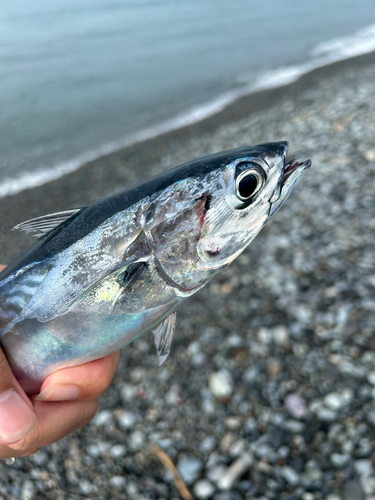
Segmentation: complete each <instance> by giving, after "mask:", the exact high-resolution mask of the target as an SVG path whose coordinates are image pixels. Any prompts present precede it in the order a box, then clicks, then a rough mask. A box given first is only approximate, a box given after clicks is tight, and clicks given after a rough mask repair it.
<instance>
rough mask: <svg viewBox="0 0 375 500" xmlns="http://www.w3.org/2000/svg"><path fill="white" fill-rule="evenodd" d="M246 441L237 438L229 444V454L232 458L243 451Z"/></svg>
mask: <svg viewBox="0 0 375 500" xmlns="http://www.w3.org/2000/svg"><path fill="white" fill-rule="evenodd" d="M245 446H246V441H245V440H244V439H237V441H235V442H234V443H232V444H231V445H230V448H229V456H230V457H232V458H235V457H239V456H240V455H241V454H242V453H243V452H244V451H245Z"/></svg>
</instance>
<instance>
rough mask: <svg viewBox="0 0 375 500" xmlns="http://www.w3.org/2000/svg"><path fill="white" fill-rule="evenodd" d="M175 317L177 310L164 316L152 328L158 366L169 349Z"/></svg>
mask: <svg viewBox="0 0 375 500" xmlns="http://www.w3.org/2000/svg"><path fill="white" fill-rule="evenodd" d="M176 318H177V311H176V312H174V313H172V314H170V315H169V316H168V317H167V318H165V319H164V320H163V321H162V322H161V323H160V325H159V326H157V327H156V329H155V330H154V337H155V346H156V352H157V354H158V358H159V359H158V361H159V366H160V365H162V364H163V363H164V361H165V360H166V359H167V357H168V355H169V353H170V351H171V345H172V339H173V334H174V332H175V330H176Z"/></svg>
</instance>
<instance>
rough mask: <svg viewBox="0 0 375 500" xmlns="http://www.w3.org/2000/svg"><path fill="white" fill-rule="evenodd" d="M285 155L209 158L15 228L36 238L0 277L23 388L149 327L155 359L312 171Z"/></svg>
mask: <svg viewBox="0 0 375 500" xmlns="http://www.w3.org/2000/svg"><path fill="white" fill-rule="evenodd" d="M287 150H288V143H287V142H279V143H268V144H261V145H258V146H252V147H243V148H238V149H233V150H230V151H224V152H222V153H217V154H213V155H210V156H206V157H204V158H200V159H198V160H194V161H192V162H189V163H186V164H184V165H181V166H179V167H176V168H175V169H172V170H169V171H167V172H165V173H163V174H161V175H159V176H157V177H154V178H153V179H150V180H148V181H146V182H144V183H142V184H139V185H137V186H134V187H132V188H130V189H127V190H125V191H122V192H120V193H117V194H115V195H113V196H111V197H109V198H106V199H104V200H102V201H99V202H98V203H96V204H94V205H91V206H89V207H84V208H82V209H75V210H70V211H67V212H63V213H59V214H52V215H48V216H45V217H40V218H37V219H33V220H32V221H27V222H25V223H23V224H20V225H18V226H16V228H17V229H21V230H25V231H33V232H37V233H38V235H39V236H40V238H39V239H38V241H37V242H36V243H35V244H34V245H33V246H32V247H31V248H30V249H29V250H28V251H27V252H25V253H24V254H23V255H21V256H20V257H19V258H18V259H16V260H15V261H14V262H13V263H11V264H10V265H9V266H8V267H7V268H5V270H3V271H2V272H1V273H0V343H1V346H2V347H3V349H4V350H5V352H6V355H7V357H8V359H9V362H10V364H11V366H12V369H13V371H14V373H15V374H16V376H17V378H18V379H19V381H20V383H21V385H22V386H23V387H24V388H25V390H26V391H27V392H28V393H34V392H36V391H37V390H38V389H39V387H40V385H41V383H42V381H43V379H44V378H45V377H46V376H47V375H48V374H49V373H51V372H52V371H54V370H56V369H58V368H62V367H66V366H71V365H76V364H81V363H84V362H87V361H90V360H93V359H96V358H99V357H102V356H105V355H107V354H110V353H111V352H114V351H116V350H118V349H120V348H121V347H123V346H125V345H127V344H128V343H130V342H131V341H133V340H134V339H135V338H137V337H139V336H140V335H142V334H144V333H145V332H147V331H149V330H153V331H154V335H155V343H156V347H157V352H158V355H159V360H160V362H162V361H163V360H164V359H165V358H166V357H167V355H168V353H169V350H170V345H171V340H172V335H173V331H174V327H175V322H176V311H177V309H178V308H179V306H180V305H181V303H182V302H183V301H184V300H185V299H186V298H187V297H189V296H190V295H192V294H194V293H195V292H197V291H198V290H199V289H200V288H202V287H203V286H204V285H205V284H206V283H207V282H208V281H209V280H210V279H211V278H212V277H213V276H214V275H215V274H216V273H218V272H219V271H220V270H221V269H223V268H225V267H226V266H227V265H228V264H230V263H231V262H232V261H233V260H234V259H235V258H236V257H237V256H238V255H239V254H240V253H241V252H242V251H243V250H244V249H245V248H246V246H247V245H248V244H249V243H250V242H251V240H252V239H253V238H254V237H255V236H256V235H257V234H258V233H259V231H260V230H261V229H262V227H263V226H264V225H265V224H266V222H267V221H268V220H269V219H270V218H271V217H272V216H273V215H274V213H276V211H277V210H278V209H279V208H280V206H281V204H282V203H283V202H284V201H285V199H286V198H287V197H288V196H289V194H290V193H291V191H292V189H293V188H294V187H295V185H296V184H297V183H298V182H299V181H300V179H301V178H302V176H303V175H304V173H305V171H306V170H307V169H308V168H309V166H310V161H309V160H307V161H305V162H297V161H295V160H293V161H292V162H290V163H288V164H286V162H285V158H286V154H287Z"/></svg>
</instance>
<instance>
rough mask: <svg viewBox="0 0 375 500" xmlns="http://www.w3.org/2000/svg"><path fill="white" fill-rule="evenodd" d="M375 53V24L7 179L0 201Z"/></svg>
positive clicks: (0, 186)
mask: <svg viewBox="0 0 375 500" xmlns="http://www.w3.org/2000/svg"><path fill="white" fill-rule="evenodd" d="M374 50H375V24H372V25H370V26H367V27H366V28H363V29H361V30H360V31H358V32H356V33H354V34H353V35H349V36H345V37H340V38H336V39H333V40H330V41H328V42H323V43H321V44H319V45H317V46H316V47H314V48H313V49H312V50H311V52H310V57H311V59H310V60H309V61H307V62H306V63H303V64H300V65H294V66H285V67H281V68H277V69H275V70H271V71H267V72H264V73H262V74H260V75H259V76H258V78H257V79H256V80H255V82H254V80H253V83H251V84H249V83H248V84H246V85H244V86H243V87H242V88H241V89H237V90H232V91H229V92H226V93H224V94H222V95H220V96H219V97H217V98H215V99H213V100H212V101H210V102H208V103H206V104H204V105H201V106H195V107H193V108H191V109H190V110H189V111H188V112H187V113H184V114H181V115H178V116H176V117H175V118H173V119H171V120H167V121H165V122H163V123H161V124H159V125H157V126H155V127H150V128H147V129H144V130H142V131H140V132H138V133H136V134H134V135H132V136H130V137H128V138H126V139H125V140H124V141H121V142H113V143H110V144H106V145H104V146H103V147H101V148H99V149H97V150H95V151H92V152H90V153H86V154H83V155H81V156H79V157H77V158H75V159H74V160H71V161H68V162H63V163H60V164H57V165H56V166H55V167H54V168H44V169H40V170H37V171H34V172H25V173H23V174H22V175H20V176H19V177H18V178H14V179H11V178H8V179H4V180H3V181H2V182H1V184H0V198H4V197H5V196H10V195H14V194H17V193H19V192H21V191H23V190H25V189H31V188H34V187H37V186H41V185H42V184H46V183H48V182H51V181H53V180H56V179H58V178H60V177H62V176H63V175H66V174H69V173H71V172H74V171H75V170H77V169H78V168H80V167H81V166H82V165H84V164H85V163H87V162H89V161H92V160H95V159H97V158H99V157H100V156H103V155H106V154H109V153H113V152H115V151H117V150H119V149H121V148H123V147H126V146H130V145H131V144H135V143H137V142H141V141H144V140H146V139H151V138H153V137H157V136H158V135H161V134H164V133H166V132H170V131H172V130H175V129H178V128H181V127H185V126H187V125H192V124H194V123H197V122H199V121H201V120H203V119H205V118H208V117H209V116H212V115H215V114H216V113H219V112H220V111H222V110H223V109H225V108H226V107H227V106H229V105H230V104H231V103H233V102H234V101H235V100H237V99H238V98H239V97H242V96H244V95H248V94H250V93H254V92H259V91H261V90H267V89H271V88H276V87H281V86H284V85H288V84H291V83H293V82H295V81H297V80H298V79H299V78H300V77H301V76H302V75H304V74H306V73H308V72H310V71H312V70H314V69H317V68H319V67H323V66H327V65H328V64H332V63H334V62H337V61H341V60H344V59H348V58H351V57H355V56H359V55H362V54H367V53H370V52H373V51H374Z"/></svg>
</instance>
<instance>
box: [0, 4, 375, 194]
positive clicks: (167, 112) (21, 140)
mask: <svg viewBox="0 0 375 500" xmlns="http://www.w3.org/2000/svg"><path fill="white" fill-rule="evenodd" d="M372 50H375V2H374V0H330V1H329V2H327V1H326V0H324V1H323V0H315V1H314V2H301V1H298V0H283V1H280V0H231V1H228V0H199V1H196V0H189V1H185V2H176V0H55V1H53V2H51V1H47V0H33V1H32V2H30V1H29V0H13V2H9V1H6V0H0V197H4V196H7V195H9V194H13V193H17V192H19V191H21V190H23V189H26V188H29V187H33V186H37V185H40V184H43V183H44V182H47V181H49V180H51V179H54V178H57V177H59V176H61V175H63V174H64V173H67V172H69V171H72V170H75V169H76V168H79V166H80V165H82V164H83V163H85V162H86V161H88V160H90V159H93V158H95V157H98V156H100V155H102V154H104V153H107V152H110V151H113V150H116V149H118V148H119V147H121V146H123V145H126V144H130V143H132V142H135V141H137V140H141V139H144V138H147V137H151V136H155V135H157V134H160V133H162V132H164V131H166V130H170V129H173V128H177V127H180V126H182V125H185V124H188V123H193V122H194V121H197V120H200V119H202V118H204V117H205V116H208V115H210V114H213V113H215V112H217V111H219V110H220V109H222V108H223V107H225V106H226V105H228V104H229V103H230V102H232V101H233V100H235V99H236V98H238V97H239V96H241V95H244V94H246V93H249V92H252V91H255V90H259V89H263V88H269V87H275V86H278V85H282V84H285V83H288V82H291V81H293V80H295V79H297V78H298V77H299V76H300V75H301V74H303V73H305V72H307V71H309V70H311V69H313V68H315V67H318V66H322V65H325V64H328V63H330V62H333V61H336V60H339V59H345V58H347V57H351V56H353V55H357V54H361V53H365V52H370V51H372Z"/></svg>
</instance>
